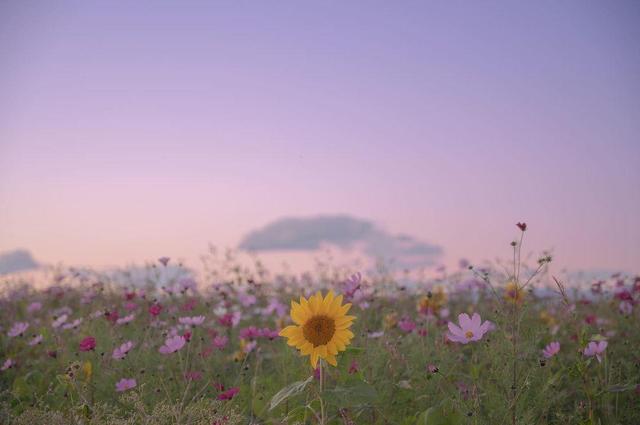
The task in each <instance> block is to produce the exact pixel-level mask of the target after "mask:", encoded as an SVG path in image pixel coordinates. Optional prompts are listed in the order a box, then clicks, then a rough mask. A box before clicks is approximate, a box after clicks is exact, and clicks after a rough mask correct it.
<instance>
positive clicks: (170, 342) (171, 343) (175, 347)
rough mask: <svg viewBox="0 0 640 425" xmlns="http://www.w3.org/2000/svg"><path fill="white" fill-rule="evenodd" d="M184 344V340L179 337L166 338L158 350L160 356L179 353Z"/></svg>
mask: <svg viewBox="0 0 640 425" xmlns="http://www.w3.org/2000/svg"><path fill="white" fill-rule="evenodd" d="M184 344H186V340H185V339H184V338H183V337H182V336H181V335H176V336H172V337H169V338H167V340H166V341H165V342H164V345H163V346H162V347H160V349H159V350H158V351H159V352H160V353H162V354H171V353H175V352H176V351H179V350H180V349H182V347H184Z"/></svg>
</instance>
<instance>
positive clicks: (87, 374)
mask: <svg viewBox="0 0 640 425" xmlns="http://www.w3.org/2000/svg"><path fill="white" fill-rule="evenodd" d="M82 371H83V372H84V379H85V381H87V382H89V381H90V380H91V375H93V367H92V366H91V362H90V361H88V360H87V361H86V362H84V364H83V365H82Z"/></svg>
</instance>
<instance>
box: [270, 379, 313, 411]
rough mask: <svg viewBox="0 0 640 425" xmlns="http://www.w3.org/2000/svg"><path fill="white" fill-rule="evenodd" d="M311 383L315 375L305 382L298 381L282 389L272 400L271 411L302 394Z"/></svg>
mask: <svg viewBox="0 0 640 425" xmlns="http://www.w3.org/2000/svg"><path fill="white" fill-rule="evenodd" d="M311 381H313V375H311V376H310V377H308V378H307V379H306V380H305V381H296V382H294V383H292V384H289V385H287V386H286V387H284V388H282V389H281V390H280V391H278V392H277V393H276V395H274V396H273V397H272V398H271V401H270V402H269V410H273V409H275V408H276V407H277V406H278V405H279V404H280V403H282V402H283V401H285V400H286V399H288V398H289V397H292V396H294V395H296V394H300V393H301V392H302V391H304V389H305V388H306V386H307V385H308V384H309V383H310V382H311Z"/></svg>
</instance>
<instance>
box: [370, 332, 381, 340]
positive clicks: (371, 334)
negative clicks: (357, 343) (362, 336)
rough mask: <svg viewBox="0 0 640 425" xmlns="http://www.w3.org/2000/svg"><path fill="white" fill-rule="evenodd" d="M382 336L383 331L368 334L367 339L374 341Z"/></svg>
mask: <svg viewBox="0 0 640 425" xmlns="http://www.w3.org/2000/svg"><path fill="white" fill-rule="evenodd" d="M383 335H384V331H376V332H369V333H368V334H367V338H371V339H376V338H380V337H382V336H383Z"/></svg>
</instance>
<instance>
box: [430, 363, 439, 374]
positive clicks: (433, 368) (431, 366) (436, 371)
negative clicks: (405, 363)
mask: <svg viewBox="0 0 640 425" xmlns="http://www.w3.org/2000/svg"><path fill="white" fill-rule="evenodd" d="M439 370H440V369H438V366H436V365H434V364H431V363H429V364H428V365H427V371H428V372H429V373H438V371H439Z"/></svg>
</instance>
